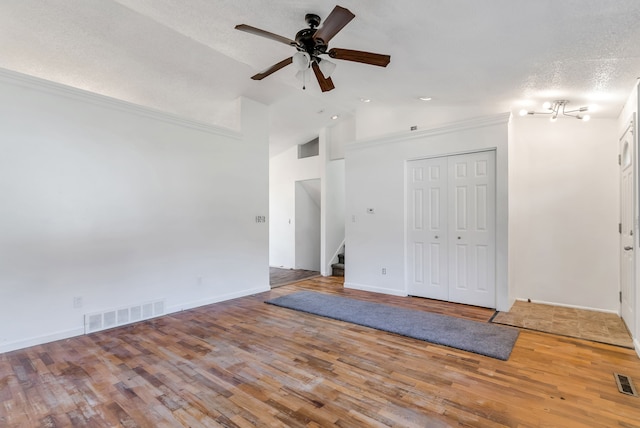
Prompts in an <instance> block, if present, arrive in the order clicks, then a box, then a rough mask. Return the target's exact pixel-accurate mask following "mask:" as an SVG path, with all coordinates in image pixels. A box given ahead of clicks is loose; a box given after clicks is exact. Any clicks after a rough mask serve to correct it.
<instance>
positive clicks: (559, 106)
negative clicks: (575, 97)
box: [520, 100, 591, 122]
mask: <svg viewBox="0 0 640 428" xmlns="http://www.w3.org/2000/svg"><path fill="white" fill-rule="evenodd" d="M567 104H569V100H556V101H554V102H553V103H550V102H548V101H547V102H546V103H544V104H543V105H542V108H543V109H544V111H533V110H526V109H522V110H520V116H527V115H532V116H533V115H534V114H550V115H551V118H550V120H551V122H555V121H556V120H557V119H558V115H560V114H562V115H563V116H569V117H575V118H576V119H580V120H582V121H584V122H586V121H588V120H589V119H591V116H589V115H588V114H582V113H584V112H586V111H589V107H580V108H577V109H574V110H567Z"/></svg>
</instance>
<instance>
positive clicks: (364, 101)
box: [360, 98, 371, 103]
mask: <svg viewBox="0 0 640 428" xmlns="http://www.w3.org/2000/svg"><path fill="white" fill-rule="evenodd" d="M360 101H362V102H363V103H370V102H371V100H370V99H369V98H360Z"/></svg>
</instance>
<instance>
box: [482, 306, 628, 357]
mask: <svg viewBox="0 0 640 428" xmlns="http://www.w3.org/2000/svg"><path fill="white" fill-rule="evenodd" d="M493 322H494V323H497V324H504V325H511V326H515V327H522V328H526V329H530V330H537V331H543V332H546V333H553V334H559V335H562V336H569V337H575V338H578V339H586V340H592V341H595V342H602V343H608V344H611V345H617V346H623V347H625V348H631V349H633V340H632V339H631V336H630V335H629V332H628V330H627V328H626V326H625V325H624V322H623V321H622V319H621V318H620V317H619V316H618V315H616V314H609V313H604V312H595V311H587V310H583V309H574V308H565V307H561V306H552V305H543V304H540V303H528V302H521V301H516V302H515V303H514V305H513V306H512V307H511V309H510V310H509V312H500V313H498V314H497V315H496V316H495V317H494V318H493Z"/></svg>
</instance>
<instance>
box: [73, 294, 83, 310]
mask: <svg viewBox="0 0 640 428" xmlns="http://www.w3.org/2000/svg"><path fill="white" fill-rule="evenodd" d="M73 307H74V309H80V308H81V307H82V296H76V297H74V298H73Z"/></svg>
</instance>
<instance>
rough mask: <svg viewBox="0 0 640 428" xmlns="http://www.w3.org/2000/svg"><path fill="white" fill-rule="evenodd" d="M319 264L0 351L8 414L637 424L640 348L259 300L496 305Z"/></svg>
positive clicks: (14, 418)
mask: <svg viewBox="0 0 640 428" xmlns="http://www.w3.org/2000/svg"><path fill="white" fill-rule="evenodd" d="M341 279H342V278H340V279H338V278H322V277H319V278H313V279H310V280H306V281H303V282H300V283H296V284H291V285H286V286H283V287H279V288H276V289H274V290H271V291H270V292H266V293H262V294H259V295H255V296H250V297H244V298H240V299H236V300H232V301H227V302H222V303H217V304H214V305H209V306H206V307H202V308H198V309H195V310H191V311H185V312H181V313H177V314H172V315H169V316H165V317H161V318H157V319H155V320H151V321H147V322H143V323H139V324H136V325H132V326H127V327H122V328H118V329H114V330H110V331H106V332H100V333H96V334H92V335H88V336H82V337H78V338H73V339H69V340H64V341H59V342H54V343H50V344H46V345H41V346H35V347H32V348H28V349H25V350H21V351H15V352H10V353H6V354H0V426H2V427H66V426H91V427H106V426H122V427H217V426H223V427H256V426H257V427H263V426H264V427H278V426H286V427H326V426H340V427H360V426H366V427H370V426H371V427H389V426H394V427H449V426H467V427H469V426H470V427H496V426H505V427H580V426H584V427H618V426H619V427H640V398H637V397H632V396H626V395H623V394H620V393H619V392H618V390H617V387H616V384H615V380H614V377H613V373H614V372H619V373H623V374H626V375H628V376H630V377H631V378H632V379H634V380H635V382H636V385H637V386H638V383H639V382H640V359H638V357H637V355H636V354H635V352H634V351H633V350H630V349H625V348H621V347H616V346H611V345H605V344H601V343H595V342H589V341H585V340H579V339H572V338H567V337H562V336H554V335H551V334H546V333H538V332H532V331H527V330H522V331H521V333H520V337H519V339H518V341H517V343H516V346H515V348H514V350H513V352H512V354H511V358H510V359H509V361H500V360H496V359H493V358H488V357H483V356H480V355H475V354H471V353H467V352H464V351H458V350H455V349H451V348H446V347H442V346H437V345H432V344H429V343H425V342H421V341H418V340H414V339H409V338H405V337H402V336H397V335H393V334H389V333H385V332H381V331H377V330H372V329H369V328H366V327H361V326H357V325H352V324H346V323H343V322H339V321H334V320H330V319H325V318H320V317H317V316H313V315H309V314H304V313H300V312H296V311H292V310H288V309H284V308H279V307H276V306H272V305H267V304H264V303H263V301H264V300H267V299H269V298H272V297H277V296H280V295H283V294H288V293H291V292H294V291H297V290H301V289H312V290H317V291H321V292H326V293H337V294H340V295H345V296H349V297H352V298H358V299H364V300H370V301H377V302H384V303H387V304H392V305H398V306H402V307H409V308H416V309H418V308H423V309H425V310H430V311H434V312H438V313H445V314H449V315H454V316H459V317H464V318H469V319H475V320H480V321H487V320H488V319H489V318H490V317H491V315H492V314H493V311H491V310H487V309H482V308H475V307H471V306H465V305H455V304H447V303H442V302H436V301H430V300H426V299H419V298H405V297H393V296H384V295H378V294H371V293H366V292H362V291H357V290H345V289H343V288H342V283H341Z"/></svg>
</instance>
